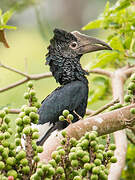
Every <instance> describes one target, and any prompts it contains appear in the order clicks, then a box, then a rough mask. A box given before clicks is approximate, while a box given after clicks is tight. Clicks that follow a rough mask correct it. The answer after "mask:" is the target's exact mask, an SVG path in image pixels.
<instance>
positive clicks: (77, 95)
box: [39, 81, 88, 124]
mask: <svg viewBox="0 0 135 180" xmlns="http://www.w3.org/2000/svg"><path fill="white" fill-rule="evenodd" d="M87 91H88V88H87V86H86V85H85V84H84V83H83V82H81V81H73V82H71V83H68V84H66V85H64V86H62V87H60V88H57V89H56V90H55V91H53V92H52V93H51V94H50V95H49V96H47V98H45V99H44V101H43V103H42V106H41V108H40V109H39V116H40V118H39V124H44V123H47V122H49V123H50V124H51V123H53V124H55V122H57V121H58V118H59V116H60V115H61V114H62V111H63V110H65V109H68V110H69V111H73V110H75V109H76V108H77V107H78V106H79V105H80V104H81V103H82V102H83V100H84V98H86V97H87V93H88V92H87Z"/></svg>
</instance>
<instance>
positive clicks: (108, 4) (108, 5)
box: [103, 1, 110, 15]
mask: <svg viewBox="0 0 135 180" xmlns="http://www.w3.org/2000/svg"><path fill="white" fill-rule="evenodd" d="M109 8H110V2H109V1H107V3H106V5H105V10H104V13H103V14H104V15H106V14H107V13H108V12H109Z"/></svg>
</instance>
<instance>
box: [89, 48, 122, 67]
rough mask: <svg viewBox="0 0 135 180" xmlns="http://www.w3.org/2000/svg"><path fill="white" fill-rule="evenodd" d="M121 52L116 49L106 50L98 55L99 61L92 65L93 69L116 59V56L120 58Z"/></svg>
mask: <svg viewBox="0 0 135 180" xmlns="http://www.w3.org/2000/svg"><path fill="white" fill-rule="evenodd" d="M118 56H119V54H118V52H116V51H111V52H105V53H103V54H100V55H99V56H98V59H99V61H98V62H97V63H96V64H95V65H93V66H92V67H91V69H94V68H97V67H103V66H105V65H107V64H108V63H109V62H111V61H115V60H116V58H118Z"/></svg>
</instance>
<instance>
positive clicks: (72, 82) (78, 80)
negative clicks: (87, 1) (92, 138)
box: [37, 29, 111, 145]
mask: <svg viewBox="0 0 135 180" xmlns="http://www.w3.org/2000/svg"><path fill="white" fill-rule="evenodd" d="M102 49H110V50H111V48H110V47H109V46H108V45H107V44H106V43H104V42H102V41H100V40H98V39H95V38H91V37H89V36H86V35H83V34H80V33H79V32H72V33H70V32H66V31H64V30H59V29H55V30H54V37H53V39H51V40H50V46H49V47H48V54H47V55H46V56H47V58H46V64H48V65H49V66H50V71H51V72H52V74H53V76H54V78H55V79H56V82H59V83H60V85H61V86H60V87H58V88H57V89H56V90H54V91H53V92H52V93H51V94H50V95H49V96H47V97H46V98H45V99H44V100H43V102H42V106H41V108H40V109H39V115H40V118H39V124H45V123H49V125H50V128H49V130H48V131H47V132H45V133H44V134H43V137H42V138H41V139H40V140H39V141H38V142H37V144H40V145H41V144H43V142H44V141H45V140H46V139H47V138H48V136H49V135H50V133H51V132H53V131H54V130H56V129H58V130H62V129H64V128H66V127H67V126H68V122H67V121H59V116H60V115H61V114H62V112H63V110H65V109H67V110H69V112H70V113H71V114H72V115H73V116H74V119H73V122H76V121H78V119H79V117H78V115H79V116H81V117H84V115H85V111H86V107H87V99H88V80H87V78H86V75H88V73H87V72H86V71H85V70H83V69H82V67H81V64H80V58H81V56H82V55H83V54H85V53H87V52H92V51H97V50H102ZM74 112H75V113H74ZM77 114H78V115H77Z"/></svg>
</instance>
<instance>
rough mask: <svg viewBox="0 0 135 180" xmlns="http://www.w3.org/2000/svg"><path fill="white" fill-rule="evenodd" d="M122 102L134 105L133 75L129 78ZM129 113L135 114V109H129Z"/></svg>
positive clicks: (134, 80) (134, 74)
mask: <svg viewBox="0 0 135 180" xmlns="http://www.w3.org/2000/svg"><path fill="white" fill-rule="evenodd" d="M124 101H125V103H126V104H127V105H129V104H132V103H135V73H133V74H132V75H131V77H130V82H129V84H128V87H127V94H126V95H125V96H124ZM130 112H131V113H132V114H135V108H131V109H130Z"/></svg>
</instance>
